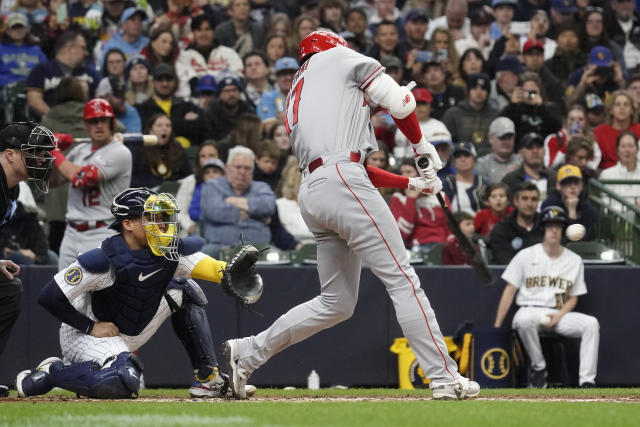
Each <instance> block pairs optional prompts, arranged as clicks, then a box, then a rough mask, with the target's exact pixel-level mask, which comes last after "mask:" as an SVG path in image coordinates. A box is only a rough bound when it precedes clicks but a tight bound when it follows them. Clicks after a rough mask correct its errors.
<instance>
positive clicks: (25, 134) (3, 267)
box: [0, 123, 55, 398]
mask: <svg viewBox="0 0 640 427" xmlns="http://www.w3.org/2000/svg"><path fill="white" fill-rule="evenodd" d="M53 148H55V144H54V137H53V134H52V133H51V131H50V130H49V129H47V128H46V127H44V126H40V125H37V124H35V123H9V124H8V125H6V126H5V127H3V128H2V130H0V186H2V194H0V228H2V227H4V225H5V224H6V223H7V222H8V221H9V220H10V219H11V217H12V215H13V213H14V212H15V210H16V201H17V199H18V196H19V194H20V186H19V185H18V184H19V183H20V181H27V180H29V181H32V182H33V184H34V185H35V187H36V188H37V189H39V190H40V191H42V192H45V193H46V192H47V190H48V181H49V176H50V174H51V170H52V169H51V166H52V163H53V160H54V158H53V156H52V155H51V153H50V152H49V151H50V150H52V149H53ZM1 255H3V254H0V256H1ZM0 272H1V274H0V355H1V354H2V351H3V350H4V346H5V344H6V343H7V340H8V339H9V334H10V333H11V328H12V327H13V325H14V323H15V322H16V320H17V318H18V314H19V313H20V297H21V294H22V283H21V282H20V279H18V278H17V277H15V276H17V275H18V274H19V273H20V267H19V266H17V265H16V264H14V263H13V261H9V260H0ZM8 395H9V389H8V388H7V387H6V386H3V385H0V398H1V397H7V396H8Z"/></svg>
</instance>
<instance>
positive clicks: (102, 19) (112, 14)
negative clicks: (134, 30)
mask: <svg viewBox="0 0 640 427" xmlns="http://www.w3.org/2000/svg"><path fill="white" fill-rule="evenodd" d="M102 5H103V6H104V10H102V8H100V4H99V3H98V4H94V5H92V6H91V7H89V9H88V10H87V11H86V14H85V15H84V17H83V18H81V19H82V23H81V26H82V30H83V31H86V32H87V34H89V35H88V37H90V38H91V39H96V40H98V43H96V46H95V47H96V49H95V51H94V55H93V56H94V58H96V59H97V58H101V56H102V55H100V48H101V46H102V45H101V43H100V41H107V40H109V39H110V38H111V37H113V36H114V35H115V34H116V33H117V32H118V30H119V27H120V18H121V17H122V14H123V12H124V9H125V8H127V7H130V6H133V3H132V2H128V1H122V0H102ZM96 53H97V54H96Z"/></svg>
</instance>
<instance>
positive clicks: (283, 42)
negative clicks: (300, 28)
mask: <svg viewBox="0 0 640 427" xmlns="http://www.w3.org/2000/svg"><path fill="white" fill-rule="evenodd" d="M264 53H265V54H266V55H267V59H268V60H269V71H270V72H272V73H273V72H275V65H276V62H277V61H278V59H280V58H284V57H286V56H287V55H288V54H289V52H288V51H287V39H286V38H285V37H283V36H278V35H275V34H274V35H271V36H268V37H267V39H266V40H265V42H264Z"/></svg>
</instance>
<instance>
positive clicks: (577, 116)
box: [544, 104, 602, 170]
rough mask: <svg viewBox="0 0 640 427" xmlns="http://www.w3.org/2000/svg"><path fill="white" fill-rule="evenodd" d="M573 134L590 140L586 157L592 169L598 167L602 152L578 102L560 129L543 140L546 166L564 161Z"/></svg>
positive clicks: (552, 165) (549, 166) (551, 166)
mask: <svg viewBox="0 0 640 427" xmlns="http://www.w3.org/2000/svg"><path fill="white" fill-rule="evenodd" d="M574 136H582V137H584V138H585V139H587V140H590V141H592V143H591V145H592V148H591V149H590V152H591V155H590V156H589V157H587V160H588V161H589V163H590V165H589V167H590V168H591V169H592V170H596V169H598V165H599V164H600V160H601V159H602V153H601V152H600V147H599V146H598V144H597V143H596V142H595V138H594V136H593V131H592V130H591V127H590V126H589V125H588V124H587V114H586V110H585V109H584V107H582V106H581V105H579V104H575V105H573V106H572V107H571V108H570V109H569V112H568V113H567V117H566V118H565V120H564V122H563V126H562V129H560V130H559V131H558V132H555V133H552V134H549V135H548V136H547V137H546V138H545V140H544V164H545V166H546V167H548V168H556V167H558V166H560V165H562V164H564V163H565V153H566V151H567V145H568V142H569V140H570V139H571V138H573V137H574Z"/></svg>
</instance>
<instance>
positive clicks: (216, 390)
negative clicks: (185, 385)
mask: <svg viewBox="0 0 640 427" xmlns="http://www.w3.org/2000/svg"><path fill="white" fill-rule="evenodd" d="M228 389H229V377H228V376H227V375H225V374H221V373H219V372H218V368H214V371H213V377H212V378H211V379H209V380H207V381H199V380H198V377H197V376H196V377H195V378H194V379H193V382H192V383H191V387H190V388H189V395H190V396H191V397H193V398H196V399H199V398H205V399H209V398H217V397H225V396H226V395H227V391H228Z"/></svg>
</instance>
